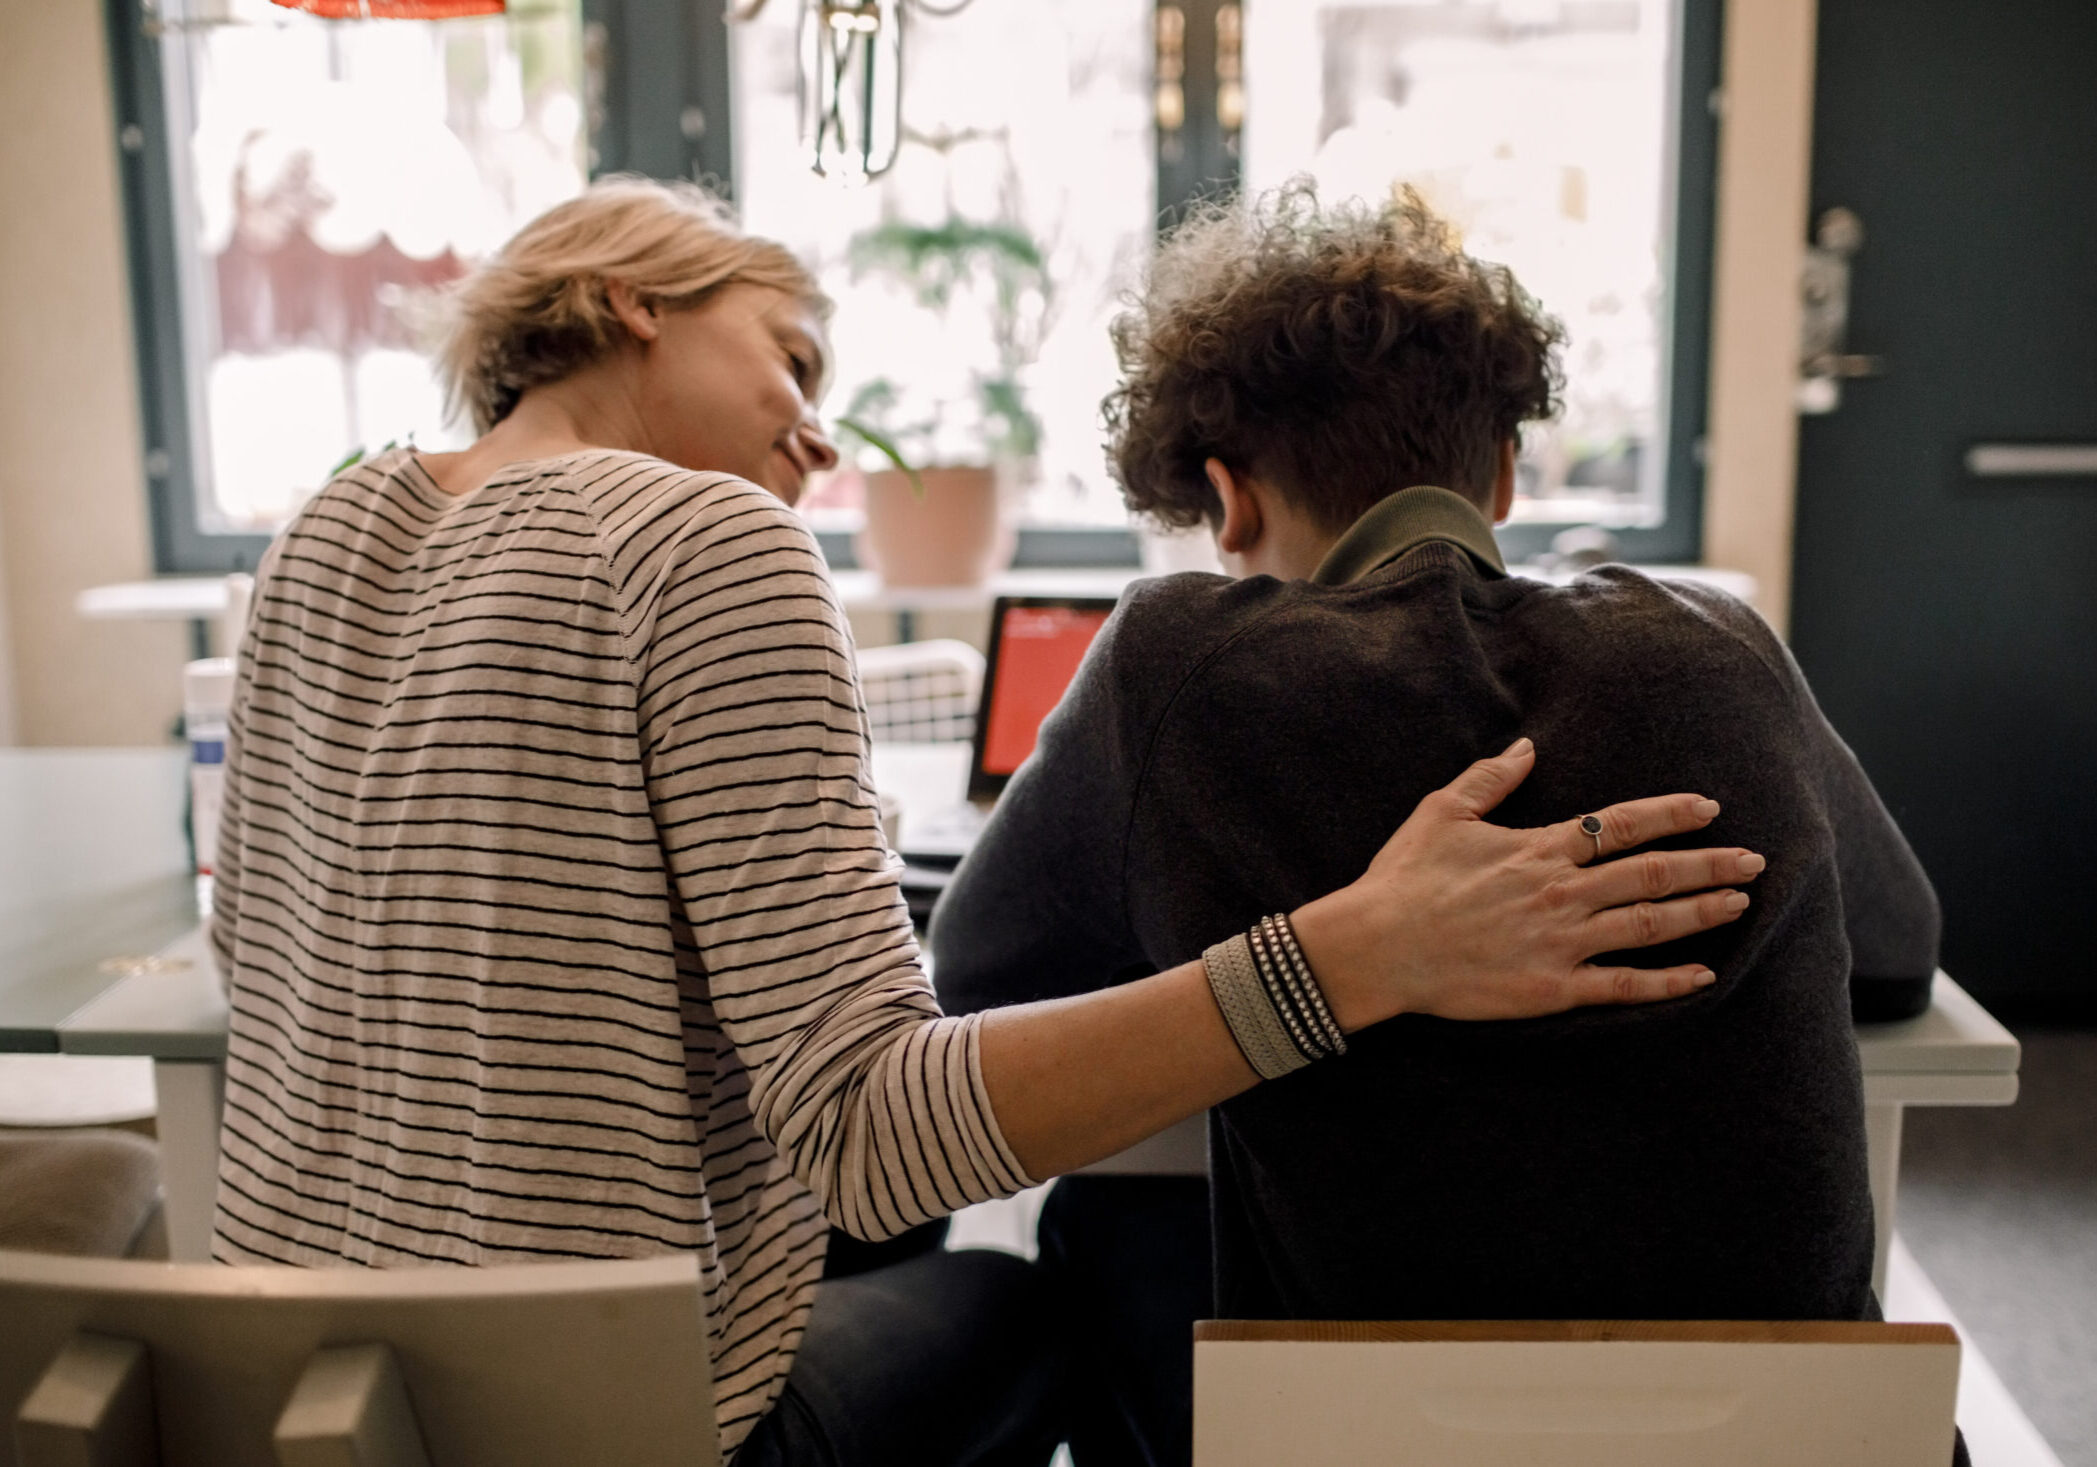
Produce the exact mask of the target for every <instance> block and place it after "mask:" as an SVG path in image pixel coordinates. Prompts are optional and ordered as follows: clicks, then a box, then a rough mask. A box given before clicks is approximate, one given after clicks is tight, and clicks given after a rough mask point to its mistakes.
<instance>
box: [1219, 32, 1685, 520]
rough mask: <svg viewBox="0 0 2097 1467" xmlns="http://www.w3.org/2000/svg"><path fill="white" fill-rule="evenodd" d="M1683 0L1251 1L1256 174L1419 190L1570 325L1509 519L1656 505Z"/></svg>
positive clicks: (1632, 513) (1648, 514)
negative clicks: (1552, 404)
mask: <svg viewBox="0 0 2097 1467" xmlns="http://www.w3.org/2000/svg"><path fill="white" fill-rule="evenodd" d="M1675 11H1676V7H1675V5H1674V4H1673V3H1671V0H1431V3H1421V0H1415V3H1404V0H1383V3H1367V4H1365V3H1355V4H1345V5H1324V4H1301V5H1294V4H1266V5H1260V4H1255V5H1249V6H1247V7H1246V11H1245V16H1246V20H1245V24H1246V46H1245V57H1246V62H1245V67H1246V90H1247V96H1248V110H1247V114H1246V125H1245V140H1244V149H1245V154H1244V156H1245V175H1246V185H1247V187H1249V188H1252V189H1267V188H1272V187H1274V186H1276V185H1278V184H1281V183H1283V182H1285V181H1286V180H1288V179H1289V178H1290V177H1292V176H1294V175H1298V174H1308V175H1310V176H1311V177H1312V178H1314V179H1315V180H1316V181H1317V183H1318V186H1319V191H1320V193H1321V196H1323V197H1326V198H1339V197H1357V198H1362V199H1367V200H1372V201H1374V200H1379V199H1382V198H1385V197H1387V196H1388V195H1389V192H1390V190H1391V189H1393V188H1394V187H1395V186H1397V185H1399V184H1408V183H1409V184H1411V185H1413V186H1414V187H1415V188H1417V189H1419V191H1420V192H1421V193H1422V194H1423V195H1424V196H1425V197H1426V198H1427V200H1428V201H1429V203H1431V204H1432V205H1433V206H1434V207H1435V208H1436V209H1437V210H1438V211H1439V212H1441V213H1442V214H1443V215H1444V216H1445V217H1447V218H1448V219H1450V220H1451V221H1452V222H1453V223H1454V224H1455V225H1456V226H1457V228H1458V229H1459V230H1460V231H1461V232H1462V235H1463V238H1464V244H1465V248H1466V249H1468V250H1469V251H1470V252H1471V253H1472V254H1474V255H1477V256H1479V257H1481V258H1484V259H1490V260H1496V261H1499V262H1501V263H1503V264H1505V265H1507V266H1509V267H1511V268H1512V269H1513V270H1514V272H1515V274H1516V276H1517V277H1518V278H1519V279H1520V280H1521V281H1522V283H1523V284H1524V285H1525V286H1526V287H1527V288H1528V289H1529V291H1530V292H1531V293H1532V294H1533V295H1535V296H1536V297H1538V299H1540V300H1541V301H1542V303H1543V305H1544V307H1545V308H1546V309H1547V310H1549V311H1550V312H1551V313H1552V314H1554V315H1556V316H1557V317H1558V318H1559V319H1560V320H1562V321H1563V322H1564V323H1565V326H1566V330H1567V332H1568V336H1569V340H1568V343H1567V346H1566V350H1565V367H1566V388H1565V412H1564V415H1563V416H1562V417H1561V418H1560V419H1559V420H1558V421H1556V422H1555V423H1552V424H1549V425H1546V426H1542V427H1532V428H1530V429H1529V430H1527V432H1526V434H1525V437H1524V444H1523V454H1522V463H1521V469H1520V487H1521V490H1522V494H1521V497H1520V499H1519V500H1518V502H1517V504H1516V508H1515V513H1514V519H1515V520H1517V521H1523V520H1528V521H1545V522H1562V521H1580V522H1593V523H1602V524H1608V525H1617V526H1633V525H1654V524H1657V523H1659V521H1660V520H1661V518H1662V512H1663V507H1664V501H1663V498H1662V469H1663V465H1664V461H1665V457H1666V455H1665V453H1664V452H1663V444H1662V434H1663V432H1664V430H1665V422H1664V411H1663V404H1664V403H1665V401H1666V396H1665V392H1664V383H1663V373H1664V371H1665V362H1666V357H1667V349H1666V344H1667V328H1666V322H1667V320H1668V303H1667V300H1666V294H1667V290H1666V282H1667V261H1668V258H1669V254H1670V244H1671V236H1672V199H1671V189H1670V185H1669V180H1670V179H1671V177H1672V156H1673V148H1672V146H1671V139H1672V137H1673V135H1674V132H1673V118H1672V115H1671V103H1670V97H1671V88H1670V84H1669V82H1670V77H1671V75H1672V65H1673V60H1672V58H1673V50H1674V36H1675V25H1676V20H1675Z"/></svg>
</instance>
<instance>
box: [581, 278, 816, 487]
mask: <svg viewBox="0 0 2097 1467" xmlns="http://www.w3.org/2000/svg"><path fill="white" fill-rule="evenodd" d="M622 314H623V313H622ZM649 319H650V321H651V322H652V327H653V336H652V339H651V338H650V336H649V335H647V334H646V333H647V331H648V329H649V328H648V327H647V326H641V329H640V330H637V331H636V332H635V334H636V336H637V337H639V338H640V342H639V345H640V347H641V365H640V384H639V390H640V396H641V401H640V410H641V413H642V421H643V422H644V423H645V424H646V426H647V435H648V438H649V441H650V444H651V446H652V448H653V451H654V452H655V454H656V456H657V457H658V458H664V459H668V460H669V461H670V462H671V463H674V464H677V465H679V466H681V467H683V468H688V469H715V470H719V471H721V472H723V473H729V474H735V475H737V476H738V477H740V478H744V479H748V480H749V481H750V482H751V483H753V484H757V485H759V486H761V487H763V488H765V489H769V490H770V491H771V492H772V493H774V494H776V495H778V496H779V497H780V498H781V499H783V500H784V501H786V502H787V503H788V504H792V503H794V502H795V501H797V500H798V499H800V497H801V486H802V482H803V480H805V479H806V478H807V476H808V475H809V474H810V473H812V472H814V471H815V470H817V469H827V468H830V467H831V466H833V465H834V464H836V462H837V450H836V449H835V448H834V447H832V445H831V443H830V439H829V437H828V436H827V435H826V434H825V433H824V432H823V427H822V423H821V422H820V421H819V420H818V419H817V417H816V411H815V409H816V402H817V400H818V398H819V397H820V394H821V389H822V386H823V378H824V372H825V367H826V362H825V359H824V347H823V332H822V326H821V324H820V323H819V322H818V320H817V319H816V316H815V314H814V312H813V311H811V310H810V309H809V307H808V304H807V303H806V302H805V301H803V300H801V299H799V298H798V297H796V296H794V295H793V294H791V293H789V292H787V291H783V290H775V289H772V288H771V287H769V286H762V285H741V284H738V285H728V286H724V287H722V288H721V289H720V290H719V291H717V292H715V293H714V294H713V295H712V296H710V297H708V298H707V299H706V300H705V301H704V302H703V303H701V304H700V305H697V306H694V307H692V308H691V309H690V310H683V311H672V310H662V309H657V310H654V311H653V312H651V313H649ZM630 324H633V325H641V323H639V322H631V323H630Z"/></svg>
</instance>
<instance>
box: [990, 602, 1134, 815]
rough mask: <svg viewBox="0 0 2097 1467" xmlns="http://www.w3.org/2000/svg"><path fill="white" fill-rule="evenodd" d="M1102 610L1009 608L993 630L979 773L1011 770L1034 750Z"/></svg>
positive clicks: (1089, 642) (1102, 618)
mask: <svg viewBox="0 0 2097 1467" xmlns="http://www.w3.org/2000/svg"><path fill="white" fill-rule="evenodd" d="M1107 616H1108V613H1107V612H1105V611H1080V610H1078V609H1077V608H1075V607H1070V606H1008V607H1006V608H1005V622H1004V625H1003V626H1002V627H1000V628H999V629H998V666H997V683H996V685H995V686H994V687H993V688H992V689H991V693H990V712H989V714H988V716H987V722H986V726H985V728H984V730H983V772H984V773H985V774H1010V773H1011V772H1012V771H1013V770H1015V769H1017V768H1019V766H1020V764H1021V763H1022V762H1023V761H1024V760H1025V759H1026V757H1027V755H1029V754H1031V753H1033V752H1034V739H1035V736H1036V735H1037V734H1038V733H1040V731H1041V720H1042V719H1044V718H1046V717H1048V715H1049V710H1050V709H1051V708H1054V707H1055V706H1056V703H1057V701H1058V700H1059V699H1061V698H1062V696H1063V690H1064V689H1065V688H1067V687H1069V686H1070V680H1071V678H1072V677H1074V676H1076V674H1077V670H1078V664H1079V663H1080V662H1082V661H1083V660H1084V658H1085V649H1086V648H1087V647H1090V646H1091V645H1092V639H1093V637H1094V636H1095V635H1096V634H1097V633H1098V632H1099V629H1100V627H1101V625H1102V624H1103V623H1104V622H1105V621H1106V619H1107Z"/></svg>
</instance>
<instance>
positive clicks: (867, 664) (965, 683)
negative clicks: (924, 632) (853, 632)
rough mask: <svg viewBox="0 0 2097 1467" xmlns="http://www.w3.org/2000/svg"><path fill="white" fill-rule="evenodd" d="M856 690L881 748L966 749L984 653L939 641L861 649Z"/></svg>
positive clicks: (962, 644) (980, 686)
mask: <svg viewBox="0 0 2097 1467" xmlns="http://www.w3.org/2000/svg"><path fill="white" fill-rule="evenodd" d="M859 686H860V690H861V692H862V693H863V694H864V695H865V697H866V713H867V722H868V723H869V724H870V725H871V727H872V730H873V736H874V737H875V738H876V739H878V740H880V741H882V742H883V743H901V744H947V743H962V744H965V743H967V742H968V741H969V740H970V739H972V738H974V737H975V732H976V701H977V699H978V698H979V697H980V696H981V695H982V691H983V654H982V653H980V652H978V651H977V650H976V649H975V648H973V647H971V646H969V644H968V643H966V642H957V641H953V640H949V639H944V638H942V639H936V640H933V641H927V642H902V643H898V644H897V645H895V646H892V647H866V648H862V649H861V650H860V653H859Z"/></svg>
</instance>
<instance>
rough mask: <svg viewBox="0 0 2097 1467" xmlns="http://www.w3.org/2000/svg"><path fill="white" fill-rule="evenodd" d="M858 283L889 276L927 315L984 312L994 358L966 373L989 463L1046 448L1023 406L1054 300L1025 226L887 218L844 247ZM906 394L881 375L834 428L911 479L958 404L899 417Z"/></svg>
mask: <svg viewBox="0 0 2097 1467" xmlns="http://www.w3.org/2000/svg"><path fill="white" fill-rule="evenodd" d="M846 259H847V262H848V263H849V264H850V266H851V269H852V274H853V278H854V279H863V278H866V277H868V276H874V277H877V278H885V279H886V280H888V281H890V282H892V283H894V284H896V285H898V286H901V287H902V288H904V289H905V290H907V291H908V292H909V293H910V296H911V298H912V299H913V300H914V301H915V302H916V304H917V305H918V306H919V307H920V308H921V309H923V310H926V311H929V312H932V313H933V314H935V315H938V316H940V317H941V318H942V319H945V320H949V321H951V320H952V319H953V313H954V312H956V311H958V310H962V309H964V308H972V309H980V310H982V312H983V315H984V322H983V324H984V327H985V332H986V335H987V337H988V346H989V348H990V351H989V361H988V362H987V363H986V365H985V366H984V367H983V368H979V369H977V370H975V371H973V372H972V373H971V374H970V384H971V396H972V397H973V402H972V403H971V404H969V405H970V406H971V407H972V408H973V409H974V411H975V414H976V416H977V417H978V419H979V420H980V424H981V427H980V433H981V436H982V439H983V445H982V446H983V450H984V453H985V456H986V457H988V458H993V459H994V458H1012V459H1028V458H1031V457H1033V456H1034V454H1035V453H1036V452H1038V451H1039V449H1040V447H1041V419H1040V418H1039V417H1038V416H1037V415H1036V414H1035V412H1034V410H1033V407H1032V405H1031V404H1030V403H1029V402H1028V400H1027V393H1026V386H1025V382H1024V380H1023V376H1024V373H1025V370H1026V368H1027V367H1028V366H1029V365H1031V364H1032V362H1033V359H1034V354H1035V352H1036V351H1037V350H1038V349H1039V346H1040V333H1041V329H1042V325H1043V321H1044V319H1045V317H1046V315H1047V312H1048V308H1049V303H1050V283H1049V272H1048V262H1047V259H1046V256H1045V254H1044V252H1043V250H1042V248H1041V245H1040V244H1039V242H1037V241H1036V240H1035V238H1034V236H1033V235H1031V234H1030V233H1028V232H1027V230H1026V229H1025V227H1024V226H1022V225H1020V224H1018V223H1015V222H1012V221H1010V220H992V221H988V222H985V221H980V220H972V219H966V218H963V217H962V216H961V215H959V214H950V215H948V217H947V218H946V219H945V220H944V221H943V222H941V223H939V224H932V225H923V224H912V223H907V222H904V221H902V220H889V221H887V222H885V223H882V224H878V225H875V226H874V227H873V228H871V229H867V230H863V231H861V232H860V233H858V234H856V235H854V236H853V237H852V239H851V240H850V241H849V243H848V244H847V246H846ZM904 406H905V394H904V393H903V392H902V391H901V390H900V389H899V387H898V386H897V384H896V382H895V381H894V380H893V379H892V378H889V377H876V378H874V379H872V380H870V381H869V382H867V383H866V384H865V385H863V386H862V387H861V388H860V389H859V390H858V391H857V392H856V393H854V394H853V396H852V400H851V401H850V402H849V403H847V404H846V406H845V410H844V411H843V412H842V413H841V414H839V415H838V417H837V418H836V420H835V421H836V422H837V424H838V426H839V427H840V428H841V429H843V430H844V431H845V432H847V433H849V434H850V435H852V436H853V437H855V438H857V439H859V440H860V441H861V442H862V443H865V444H866V445H867V446H868V447H870V448H872V449H874V450H875V451H876V452H877V453H879V454H881V455H882V456H883V457H884V458H886V459H888V460H889V461H890V462H891V463H893V464H894V465H895V466H896V467H897V468H899V469H902V470H903V471H904V472H905V473H908V474H910V475H911V481H912V484H913V486H914V487H916V488H917V489H918V490H919V492H920V493H921V492H922V480H921V479H919V477H918V476H917V474H916V472H915V470H914V469H913V468H912V467H911V464H912V462H913V461H914V462H916V463H918V464H926V463H929V462H931V460H932V458H933V456H934V454H935V453H936V451H937V445H938V444H939V442H940V441H941V440H942V438H944V437H946V436H947V434H946V429H947V427H948V424H947V423H946V415H947V412H948V411H949V410H950V409H951V408H953V407H955V406H957V404H953V403H937V402H935V403H934V404H932V407H931V411H930V413H929V414H923V413H921V414H920V415H919V416H918V417H916V418H915V419H913V420H906V419H905V418H904V416H903V414H904Z"/></svg>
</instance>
